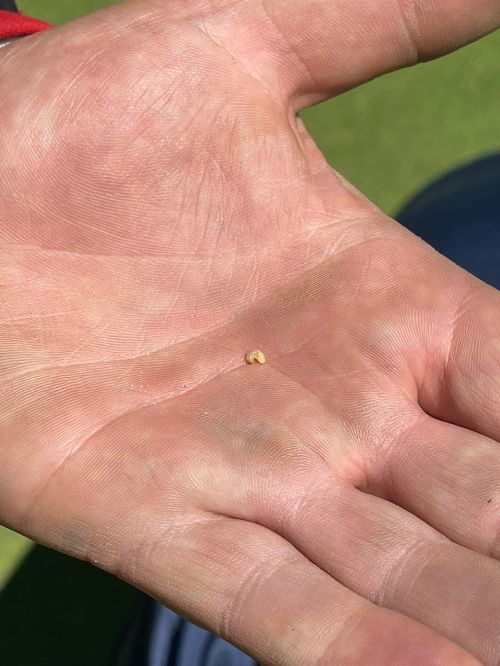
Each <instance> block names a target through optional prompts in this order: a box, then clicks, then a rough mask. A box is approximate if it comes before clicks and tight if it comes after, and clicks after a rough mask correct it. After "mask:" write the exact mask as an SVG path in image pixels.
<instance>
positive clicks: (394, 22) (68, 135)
mask: <svg viewBox="0 0 500 666" xmlns="http://www.w3.org/2000/svg"><path fill="white" fill-rule="evenodd" d="M498 23H500V5H499V3H498V1H497V0H435V1H433V0H419V1H418V2H417V0H413V2H412V1H411V0H399V2H398V1H397V0H349V2H346V1H345V0H294V1H293V2H292V0H260V2H258V1H256V0H252V1H250V0H248V1H247V0H241V1H240V2H230V1H229V0H212V1H210V0H183V1H181V0H170V1H169V2H163V0H135V1H132V2H127V3H123V4H120V5H117V6H115V7H113V8H110V9H108V10H106V11H103V12H101V13H98V14H95V15H92V16H89V17H87V18H85V19H82V20H79V21H77V22H74V23H72V24H68V25H67V26H65V27H63V28H58V29H54V30H52V31H50V32H48V33H45V34H41V35H39V36H35V37H30V38H27V39H26V40H21V41H19V42H16V43H14V44H12V45H9V46H7V47H5V48H4V49H2V50H1V51H0V72H1V74H0V127H1V128H2V132H1V134H0V233H1V245H0V290H1V291H0V372H1V375H0V376H1V389H0V399H1V405H2V410H1V416H0V428H1V431H0V442H1V444H0V520H1V521H2V522H3V523H4V524H6V525H8V526H10V527H12V528H13V529H15V530H18V531H20V532H22V533H24V534H28V535H30V536H31V537H33V538H34V539H36V540H38V541H40V542H42V543H45V544H48V545H50V546H52V547H54V548H56V549H58V550H61V551H63V552H66V553H69V554H71V555H74V556H76V557H79V558H84V559H87V560H89V561H91V562H92V563H94V564H96V565H97V566H99V567H102V568H103V569H106V570H107V571H110V572H112V573H114V574H116V575H117V576H120V577H122V578H124V579H125V580H127V581H129V582H131V583H133V584H134V585H136V586H138V587H139V588H141V589H143V590H145V591H147V592H148V593H150V594H152V595H153V596H155V597H157V598H159V599H160V600H161V601H163V602H164V603H166V604H167V605H169V606H170V607H172V608H173V609H175V610H176V611H177V612H180V613H181V614H183V615H184V616H186V617H188V618H190V619H191V620H193V621H195V622H197V623H200V624H202V625H204V626H205V627H208V628H209V629H211V630H213V631H215V632H218V633H219V634H220V635H222V636H224V637H225V638H227V639H228V640H230V641H231V642H233V643H235V644H237V645H238V646H240V647H241V648H242V649H244V650H245V651H246V652H248V653H249V654H251V655H252V656H253V657H254V658H255V659H257V660H258V661H260V662H261V663H263V664H273V665H275V664H276V665H283V666H311V665H316V664H326V665H340V666H343V665H351V664H360V665H367V664H370V666H377V665H379V664H380V665H384V666H386V665H388V664H390V665H397V666H401V665H403V666H406V665H409V664H417V665H418V666H423V665H425V666H432V665H435V664H440V665H446V666H447V665H453V666H457V665H460V666H461V665H465V664H467V665H472V664H478V663H479V662H480V663H483V664H486V665H487V666H496V665H497V664H498V663H499V662H500V631H499V629H498V627H499V626H500V562H499V558H500V446H499V444H498V442H499V441H500V400H499V398H500V297H499V294H498V292H497V291H495V290H494V289H492V288H490V287H488V286H486V285H484V284H482V283H481V282H479V281H478V280H476V279H475V278H473V277H472V276H470V275H468V274H466V273H465V272H464V271H462V270H461V269H459V268H458V267H456V266H454V265H453V264H451V263H450V262H448V261H447V260H446V259H444V258H443V257H441V256H440V255H438V254H437V253H436V252H434V251H433V250H432V249H431V248H429V247H428V246H427V245H425V244H424V243H423V242H422V241H421V240H419V239H417V238H416V237H414V236H412V235H411V234H409V233H408V232H407V231H405V230H404V229H402V228H401V227H399V226H398V225H397V224H396V223H395V222H393V221H392V220H390V219H388V218H387V217H385V216H384V215H383V214H382V213H381V212H380V211H379V210H378V209H377V208H376V207H375V206H374V205H372V204H371V203H370V202H369V201H367V200H366V199H364V198H363V197H362V196H361V195H360V194H359V193H358V192H356V191H355V190H354V188H353V187H351V186H350V185H349V184H348V183H346V182H345V181H344V180H343V179H342V177H341V176H339V175H338V174H336V173H335V172H334V171H333V170H332V169H331V168H330V167H329V166H328V165H327V163H326V162H325V160H324V158H323V157H322V155H321V154H320V152H319V151H318V149H317V148H316V147H315V145H314V144H313V142H312V140H311V139H310V138H309V136H308V134H307V132H306V130H305V128H304V127H303V125H302V124H301V122H300V121H299V120H298V119H297V111H298V110H299V109H300V108H302V107H304V106H306V105H308V104H311V103H313V102H316V101H319V100H321V99H324V98H326V97H328V96H330V95H333V94H338V93H340V92H342V91H343V90H345V89H347V88H349V87H352V86H354V85H357V84H359V83H361V82H362V81H364V80H367V79H369V78H372V77H373V76H375V75H378V74H382V73H384V72H385V71H388V70H390V69H394V68H396V67H399V66H404V65H408V64H412V63H415V62H416V61H417V60H418V59H425V58H429V57H433V56H436V55H438V54H439V53H442V52H444V51H447V50H450V49H452V48H455V47H458V46H459V45H460V44H462V43H465V42H466V41H469V40H471V39H473V38H475V37H478V36H480V35H481V34H484V33H486V32H488V31H490V30H492V29H493V28H495V27H496V25H497V24H498ZM403 112H404V111H403ZM332 122H335V119H332ZM402 159H404V146H403V147H402ZM382 163H383V160H382V159H381V164H382ZM450 223H452V220H450ZM259 349H260V350H262V351H263V352H264V353H265V358H266V363H265V364H264V365H261V364H259V363H255V364H252V365H249V364H247V363H246V362H245V354H246V353H247V352H248V350H259Z"/></svg>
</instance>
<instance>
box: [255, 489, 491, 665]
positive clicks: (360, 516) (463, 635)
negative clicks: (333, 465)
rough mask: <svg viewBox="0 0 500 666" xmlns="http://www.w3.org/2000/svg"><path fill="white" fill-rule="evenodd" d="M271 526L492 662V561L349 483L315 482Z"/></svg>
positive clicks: (339, 575)
mask: <svg viewBox="0 0 500 666" xmlns="http://www.w3.org/2000/svg"><path fill="white" fill-rule="evenodd" d="M280 508H281V509H283V507H278V508H276V507H273V510H272V513H274V514H275V513H276V511H278V510H279V509H280ZM269 513H270V514H271V516H272V513H271V512H269ZM271 516H270V515H263V516H262V517H261V520H263V521H264V522H265V521H268V520H269V519H270V517H271ZM271 525H272V522H271ZM275 528H276V529H278V528H279V529H280V531H281V534H282V535H283V536H284V537H285V538H286V539H287V540H289V541H290V542H291V543H293V544H294V545H295V546H296V548H297V549H298V550H300V551H301V552H302V553H303V554H304V555H306V557H307V558H308V559H309V560H311V561H312V562H314V563H315V564H317V565H318V566H319V567H320V568H321V569H323V570H324V571H326V572H328V573H330V574H331V575H332V576H333V577H335V578H336V579H337V580H338V581H340V582H341V583H343V584H344V585H345V586H346V587H349V588H350V589H352V590H354V591H356V592H357V593H358V594H361V595H363V596H365V597H367V598H368V599H370V600H372V601H374V602H376V603H377V604H379V605H381V606H384V607H386V608H390V609H392V610H395V611H397V612H399V613H402V614H404V615H406V616H408V617H412V618H414V619H416V620H418V621H419V622H421V623H423V624H425V625H426V626H428V627H430V628H432V629H434V630H435V631H437V632H439V633H440V634H442V635H444V636H446V637H447V638H449V639H450V640H452V641H453V642H455V643H456V644H457V645H460V646H461V647H463V648H464V649H466V650H467V651H468V652H469V653H471V654H473V655H474V656H475V657H477V658H478V659H480V660H481V662H482V663H484V664H486V665H488V666H489V665H491V666H493V665H496V664H498V659H499V657H500V634H499V632H498V620H499V618H500V565H499V563H498V562H496V561H494V560H492V559H489V558H487V557H484V556H483V555H479V554H478V553H474V552H472V551H470V550H468V549H466V548H463V547H462V546H458V545H456V544H453V543H452V542H450V541H449V540H448V539H446V538H445V537H443V536H442V535H440V534H439V533H437V532H436V531H435V530H433V529H432V528H431V527H429V526H428V525H426V524H425V523H423V522H422V521H420V520H419V519H418V518H416V517H415V516H411V515H410V514H408V513H407V512H405V511H404V510H403V509H401V508H400V507H397V506H395V505H393V504H391V503H389V502H387V501H386V500H383V499H381V498H379V497H374V496H370V495H368V494H366V493H363V492H361V491H359V490H357V489H355V488H353V487H352V486H348V487H342V488H338V489H337V490H332V488H331V487H330V488H328V487H325V488H324V489H323V490H319V489H317V488H315V489H314V492H309V493H307V494H305V495H304V496H303V498H302V502H301V503H297V506H296V508H295V510H294V512H293V515H292V516H291V517H290V519H287V520H284V521H283V522H282V523H281V524H280V525H279V526H278V525H276V526H275ZM388 663H393V662H388ZM396 663H397V662H396ZM422 663H425V661H422Z"/></svg>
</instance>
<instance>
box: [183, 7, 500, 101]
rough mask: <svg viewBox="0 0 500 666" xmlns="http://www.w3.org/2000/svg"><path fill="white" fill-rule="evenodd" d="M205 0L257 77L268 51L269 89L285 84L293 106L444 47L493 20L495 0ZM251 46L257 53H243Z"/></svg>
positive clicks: (216, 32) (213, 25) (498, 18)
mask: <svg viewBox="0 0 500 666" xmlns="http://www.w3.org/2000/svg"><path fill="white" fill-rule="evenodd" d="M200 4H201V3H200V2H197V1H194V2H193V3H192V5H191V6H192V7H194V8H195V9H194V10H193V11H196V8H199V7H200ZM210 5H211V7H214V6H215V7H216V8H217V10H218V11H216V12H214V19H213V21H209V22H208V23H207V21H205V20H204V27H205V28H208V30H209V31H210V32H211V33H212V34H213V36H214V37H216V38H217V40H218V41H220V42H222V43H223V44H224V45H225V46H226V47H227V48H228V49H229V50H230V51H232V52H233V53H235V55H237V56H238V57H239V58H240V59H242V60H243V62H244V63H248V62H250V61H251V63H252V64H251V68H252V71H253V73H254V74H255V75H256V76H260V75H262V73H263V71H264V69H265V67H267V66H268V65H269V62H268V58H267V57H265V56H264V55H263V54H264V53H265V52H266V51H267V52H270V53H272V54H273V56H274V61H275V62H274V66H273V67H272V69H273V70H274V71H275V73H276V80H275V81H274V86H275V87H274V89H276V87H279V88H281V87H283V86H285V87H287V91H286V92H287V93H288V95H289V96H290V97H298V98H299V100H298V106H300V105H307V104H308V103H310V102H312V101H316V100H317V99H318V96H319V97H324V96H327V95H331V94H335V93H338V92H340V91H342V90H345V89H347V88H351V87H353V86H355V85H357V84H359V83H361V82H363V81H366V80H368V79H371V78H373V77H374V76H377V75H379V74H382V73H384V72H387V71H390V70H393V69H396V68H399V67H404V66H406V65H410V64H414V63H416V62H417V61H419V60H424V59H428V58H432V57H435V56H437V55H439V54H442V53H445V52H447V51H450V50H452V49H454V48H457V47H458V46H460V45H462V44H465V43H466V42H468V41H471V40H473V39H476V38H478V37H479V36H481V35H483V34H485V33H487V32H489V31H491V30H493V29H495V28H496V27H497V26H498V25H499V22H500V4H499V3H498V1H497V0H353V1H351V2H346V1H345V0H296V1H293V2H292V1H290V0H263V2H262V3H258V7H259V9H258V10H257V11H256V10H255V4H254V3H241V4H240V5H239V7H238V9H237V10H235V7H234V3H232V2H231V3H229V2H227V0H219V1H215V0H214V1H213V2H211V3H210ZM202 6H206V5H204V4H203V5H202ZM221 7H226V11H223V9H221ZM227 7H229V10H227ZM256 48H258V51H259V53H260V56H259V58H258V59H256V58H255V57H253V58H251V57H250V56H251V54H252V53H254V52H255V49H256Z"/></svg>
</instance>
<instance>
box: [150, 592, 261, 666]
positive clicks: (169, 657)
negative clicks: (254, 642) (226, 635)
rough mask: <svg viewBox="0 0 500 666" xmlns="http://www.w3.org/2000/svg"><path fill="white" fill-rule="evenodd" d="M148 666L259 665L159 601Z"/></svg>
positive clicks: (152, 631) (155, 609) (155, 613)
mask: <svg viewBox="0 0 500 666" xmlns="http://www.w3.org/2000/svg"><path fill="white" fill-rule="evenodd" d="M147 664H148V666H256V662H255V661H254V660H253V659H251V658H250V657H248V656H247V655H246V654H243V652H241V651H240V650H238V648H235V647H234V646H233V645H231V644H230V643H228V642H227V641H224V640H223V639H222V638H219V637H218V636H215V634H212V633H210V632H209V631H205V629H201V628H200V627H198V626H196V625H194V624H191V623H190V622H186V621H185V620H183V619H182V618H181V617H179V616H178V615H176V614H175V613H173V612H172V611H170V610H168V608H165V607H164V606H161V605H160V604H156V605H155V608H154V612H153V621H152V626H151V637H150V641H149V649H148V660H147Z"/></svg>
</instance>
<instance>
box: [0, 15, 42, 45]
mask: <svg viewBox="0 0 500 666" xmlns="http://www.w3.org/2000/svg"><path fill="white" fill-rule="evenodd" d="M47 28H50V25H49V24H48V23H44V22H43V21H38V20H37V19H33V18H30V17H29V16H24V15H23V14H16V13H15V12H6V11H4V10H3V9H0V39H6V38H7V37H21V36H23V35H31V34H33V33H34V32H40V31H41V30H46V29H47Z"/></svg>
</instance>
